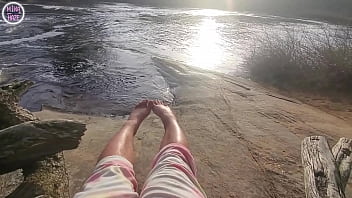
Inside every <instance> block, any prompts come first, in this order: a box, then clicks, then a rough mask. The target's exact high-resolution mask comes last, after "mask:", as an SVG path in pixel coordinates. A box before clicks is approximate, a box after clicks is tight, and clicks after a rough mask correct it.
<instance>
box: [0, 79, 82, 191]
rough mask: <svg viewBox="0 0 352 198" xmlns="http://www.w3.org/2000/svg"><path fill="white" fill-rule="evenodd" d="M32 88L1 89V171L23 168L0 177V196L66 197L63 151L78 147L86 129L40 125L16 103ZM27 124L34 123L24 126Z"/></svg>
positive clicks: (78, 125) (19, 85) (60, 123)
mask: <svg viewBox="0 0 352 198" xmlns="http://www.w3.org/2000/svg"><path fill="white" fill-rule="evenodd" d="M31 85H32V83H31V82H29V81H23V82H14V83H11V84H9V85H5V86H2V87H0V130H1V129H4V130H2V131H1V135H0V153H1V154H0V156H1V157H0V161H1V162H0V163H1V165H0V172H1V173H4V172H7V171H10V170H13V169H15V168H18V167H21V168H22V169H18V170H16V171H13V172H10V173H7V174H4V175H0V197H4V196H6V197H9V198H14V197H16V198H17V197H21V198H32V197H41V198H44V197H54V198H56V197H60V198H66V197H67V198H68V197H69V193H68V187H69V186H68V184H69V181H68V174H67V171H66V167H65V160H64V156H63V152H62V150H64V149H72V148H75V147H77V146H78V144H79V139H80V137H81V136H82V135H83V131H84V130H85V126H84V125H83V124H81V123H75V122H72V121H63V120H59V121H44V122H39V121H38V119H37V118H36V117H35V116H34V115H33V114H32V113H31V112H29V111H27V110H26V109H23V108H22V107H20V106H18V104H17V102H18V99H19V96H20V95H21V94H22V93H24V92H25V91H26V90H27V88H28V87H30V86H31ZM27 121H34V122H28V123H24V122H27ZM21 123H24V124H21ZM13 125H17V126H13ZM12 126H13V127H12ZM7 127H10V128H8V129H5V128H7ZM72 127H73V128H72ZM26 135H27V137H26ZM55 138H58V139H55ZM21 147H22V148H21ZM27 149H29V150H27ZM30 150H31V151H32V152H30ZM60 151H61V152H60ZM45 155H46V156H45ZM35 159H37V161H33V160H35ZM30 161H32V163H30ZM12 166H13V167H12ZM21 170H23V171H22V172H23V173H21ZM11 192H12V193H11Z"/></svg>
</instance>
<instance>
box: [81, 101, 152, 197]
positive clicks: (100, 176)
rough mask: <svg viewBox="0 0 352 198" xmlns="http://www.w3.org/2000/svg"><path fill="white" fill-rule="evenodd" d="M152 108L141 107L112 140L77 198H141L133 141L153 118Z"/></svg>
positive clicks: (144, 103) (141, 105) (133, 112)
mask: <svg viewBox="0 0 352 198" xmlns="http://www.w3.org/2000/svg"><path fill="white" fill-rule="evenodd" d="M151 107H152V104H151V103H150V102H149V101H143V102H141V103H139V104H138V105H137V106H136V107H135V109H134V110H133V111H132V113H131V115H130V117H129V118H128V120H127V121H126V123H125V124H124V125H123V127H122V128H121V129H120V131H119V132H118V133H116V134H115V136H114V137H113V138H112V139H111V140H110V142H109V143H108V144H107V145H106V147H105V149H104V150H103V152H102V153H101V155H100V157H99V161H98V164H97V165H96V167H95V170H94V171H93V173H92V175H91V176H90V177H89V178H88V179H87V181H86V182H85V184H84V186H83V191H82V192H79V193H77V194H76V195H75V198H90V197H92V198H94V197H106V198H108V197H109V198H110V197H111V198H112V197H114V198H122V197H129V198H138V197H139V196H138V193H137V192H136V189H137V181H136V178H135V174H134V171H133V164H132V162H133V158H134V148H133V138H134V135H135V134H136V132H137V130H138V127H139V126H140V124H141V123H142V121H143V120H144V119H145V118H146V117H147V116H148V115H149V113H150V111H151Z"/></svg>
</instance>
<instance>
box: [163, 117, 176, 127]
mask: <svg viewBox="0 0 352 198" xmlns="http://www.w3.org/2000/svg"><path fill="white" fill-rule="evenodd" d="M161 121H162V122H163V124H164V125H165V126H166V125H169V124H172V123H177V120H176V116H174V115H170V116H165V117H163V118H161Z"/></svg>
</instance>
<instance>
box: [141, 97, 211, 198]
mask: <svg viewBox="0 0 352 198" xmlns="http://www.w3.org/2000/svg"><path fill="white" fill-rule="evenodd" d="M152 109H153V112H154V113H155V114H156V115H158V116H159V117H160V118H161V120H162V122H163V124H164V128H165V134H164V137H163V139H162V141H161V144H160V151H159V153H158V154H157V155H156V157H155V158H154V161H153V168H152V170H151V171H150V173H149V175H148V178H147V180H146V181H145V184H144V186H143V189H142V192H141V195H140V197H141V198H154V197H175V198H183V197H187V198H188V197H189V198H206V194H205V192H204V191H203V190H202V187H201V186H200V185H199V183H198V181H197V178H196V172H197V171H196V166H195V162H194V159H193V156H192V154H191V152H190V151H189V149H188V148H187V140H186V136H185V134H184V133H183V131H182V130H181V128H180V126H179V125H178V123H177V121H176V117H175V115H174V114H173V113H172V111H171V109H170V108H169V107H167V106H165V105H164V104H163V103H161V102H159V101H154V102H153V108H152Z"/></svg>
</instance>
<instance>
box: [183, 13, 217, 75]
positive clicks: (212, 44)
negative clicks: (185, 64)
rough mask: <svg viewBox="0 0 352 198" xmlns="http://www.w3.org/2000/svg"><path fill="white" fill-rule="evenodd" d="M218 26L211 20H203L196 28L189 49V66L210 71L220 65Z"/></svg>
mask: <svg viewBox="0 0 352 198" xmlns="http://www.w3.org/2000/svg"><path fill="white" fill-rule="evenodd" d="M219 27H220V24H218V23H217V22H216V21H215V20H214V19H212V18H204V19H203V21H202V22H201V23H200V25H199V27H197V30H198V34H196V35H195V38H194V42H193V44H192V47H191V49H190V55H191V59H190V62H189V64H190V65H192V66H196V67H200V68H203V69H207V70H211V69H214V68H215V67H216V66H217V65H220V64H221V63H222V59H223V48H222V46H221V35H220V34H219V32H218V28H219Z"/></svg>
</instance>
